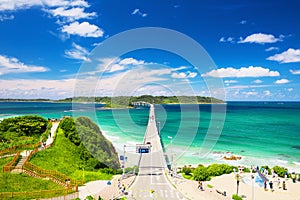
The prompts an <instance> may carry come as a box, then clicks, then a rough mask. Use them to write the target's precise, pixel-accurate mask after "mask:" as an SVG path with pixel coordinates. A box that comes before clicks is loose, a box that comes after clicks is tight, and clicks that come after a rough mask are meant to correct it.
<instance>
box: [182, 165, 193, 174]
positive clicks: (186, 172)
mask: <svg viewBox="0 0 300 200" xmlns="http://www.w3.org/2000/svg"><path fill="white" fill-rule="evenodd" d="M191 172H192V169H191V168H189V167H187V166H184V167H183V168H182V173H184V174H185V175H189V174H191Z"/></svg>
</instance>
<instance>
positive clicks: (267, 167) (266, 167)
mask: <svg viewBox="0 0 300 200" xmlns="http://www.w3.org/2000/svg"><path fill="white" fill-rule="evenodd" d="M262 168H264V169H266V170H268V174H271V173H272V170H271V168H270V167H269V166H267V165H265V166H261V167H260V169H262Z"/></svg>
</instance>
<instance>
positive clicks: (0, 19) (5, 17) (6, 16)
mask: <svg viewBox="0 0 300 200" xmlns="http://www.w3.org/2000/svg"><path fill="white" fill-rule="evenodd" d="M14 18H15V16H13V15H6V14H4V15H0V22H3V21H5V20H13V19H14Z"/></svg>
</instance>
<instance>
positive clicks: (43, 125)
mask: <svg viewBox="0 0 300 200" xmlns="http://www.w3.org/2000/svg"><path fill="white" fill-rule="evenodd" d="M49 125H50V126H49ZM47 128H48V129H50V128H51V123H50V124H49V123H48V121H47V120H46V119H44V118H43V117H40V116H20V117H13V118H7V119H3V120H2V121H0V149H3V148H7V147H11V146H17V145H22V144H35V143H37V142H39V141H40V138H41V136H42V135H43V134H44V133H45V131H46V130H47Z"/></svg>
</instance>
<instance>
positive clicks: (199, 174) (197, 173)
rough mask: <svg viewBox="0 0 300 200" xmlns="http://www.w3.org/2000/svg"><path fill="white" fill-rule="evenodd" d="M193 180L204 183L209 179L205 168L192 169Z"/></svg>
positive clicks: (200, 166)
mask: <svg viewBox="0 0 300 200" xmlns="http://www.w3.org/2000/svg"><path fill="white" fill-rule="evenodd" d="M193 174H194V180H196V181H205V180H207V179H208V178H209V174H208V171H207V168H206V167H204V166H202V165H199V166H198V167H197V168H196V169H194V172H193Z"/></svg>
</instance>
